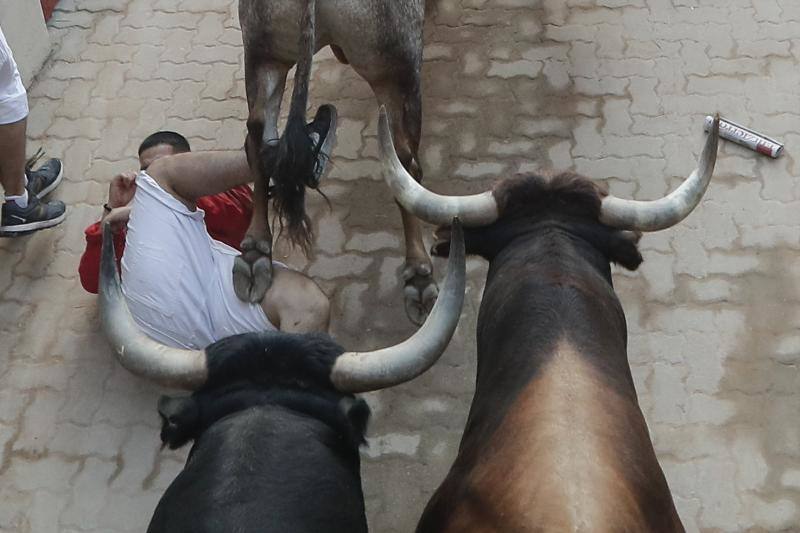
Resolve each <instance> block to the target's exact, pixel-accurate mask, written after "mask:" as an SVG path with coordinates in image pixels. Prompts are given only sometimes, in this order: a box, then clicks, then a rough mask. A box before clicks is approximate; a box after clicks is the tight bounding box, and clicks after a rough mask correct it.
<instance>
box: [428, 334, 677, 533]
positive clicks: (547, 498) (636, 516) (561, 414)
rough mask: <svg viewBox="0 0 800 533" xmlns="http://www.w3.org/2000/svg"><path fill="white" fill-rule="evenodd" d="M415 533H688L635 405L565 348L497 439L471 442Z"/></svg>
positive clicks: (516, 404)
mask: <svg viewBox="0 0 800 533" xmlns="http://www.w3.org/2000/svg"><path fill="white" fill-rule="evenodd" d="M476 401H477V400H476ZM497 415H498V416H503V414H502V413H498V414H497ZM418 531H420V532H426V533H427V532H456V531H462V532H463V531H467V532H501V531H514V532H534V531H536V532H539V531H541V532H551V531H552V532H566V531H581V532H592V533H595V532H599V533H603V532H608V533H612V532H614V533H617V532H643V531H647V532H665V533H666V532H680V531H683V527H682V525H681V523H680V520H679V518H678V515H677V512H676V511H675V508H674V505H673V502H672V496H671V495H670V492H669V488H668V487H667V484H666V481H665V479H664V475H663V472H662V471H661V468H660V466H659V465H658V462H657V460H656V457H655V453H654V451H653V448H652V444H651V442H650V440H649V436H648V434H647V429H646V426H645V423H644V419H643V417H642V415H641V412H640V411H639V409H638V406H637V405H636V404H635V402H634V403H633V404H632V403H631V399H630V397H626V396H625V395H620V394H618V393H617V392H615V391H613V390H609V387H608V385H607V384H606V383H604V382H603V380H602V379H601V378H600V376H599V375H598V373H597V372H596V371H595V370H594V369H593V368H592V367H591V365H590V364H588V363H586V362H585V360H584V359H583V358H581V357H580V356H579V355H578V354H577V353H576V351H575V350H574V349H573V348H572V347H570V346H569V345H563V344H562V345H560V347H559V350H558V353H556V354H554V356H553V357H552V359H551V360H550V361H549V362H548V363H547V364H546V365H545V366H544V367H543V368H542V371H541V373H540V375H539V376H537V378H536V379H534V380H533V381H531V382H530V383H529V384H528V385H527V386H526V388H525V389H524V390H523V391H522V392H521V393H520V394H519V396H518V397H517V398H516V399H515V401H514V403H513V404H512V407H511V408H510V409H509V411H508V412H506V413H505V415H504V417H503V420H502V422H501V423H500V424H499V426H498V427H497V429H496V430H495V431H494V432H493V434H492V435H491V436H488V435H478V434H473V435H469V434H467V435H465V437H464V440H463V442H462V446H461V449H460V452H459V457H458V458H457V460H456V463H455V464H454V466H453V468H452V470H451V472H450V474H449V475H448V477H447V479H446V480H445V482H444V483H443V484H442V486H441V487H440V488H439V489H438V490H437V492H436V494H435V495H434V497H433V499H432V500H431V502H430V503H429V504H428V506H427V508H426V510H425V512H424V514H423V517H422V519H421V520H420V524H419V528H418Z"/></svg>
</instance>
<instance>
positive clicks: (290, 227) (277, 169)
mask: <svg viewBox="0 0 800 533" xmlns="http://www.w3.org/2000/svg"><path fill="white" fill-rule="evenodd" d="M239 18H240V21H241V26H242V38H243V41H244V49H245V58H244V62H245V83H246V90H247V103H248V107H249V110H250V113H249V117H248V120H247V129H248V134H247V142H246V149H247V155H248V160H249V162H250V168H251V171H252V173H253V176H254V177H255V206H254V211H253V218H252V221H251V224H250V228H249V230H248V232H247V236H246V238H245V240H244V241H243V242H242V250H243V253H242V256H241V257H240V258H239V259H238V260H237V262H236V265H235V266H234V273H233V276H234V288H235V290H236V294H237V295H238V296H239V298H240V299H242V300H245V301H251V302H258V301H260V300H261V299H262V298H263V296H264V293H265V292H266V290H267V288H269V285H270V283H271V272H272V266H271V262H270V258H271V254H272V235H271V232H270V228H269V224H268V212H267V201H266V190H267V182H268V180H269V179H270V178H272V181H273V182H274V189H273V198H274V200H273V204H274V207H275V210H276V212H277V214H278V216H279V220H280V221H281V224H283V223H284V222H285V224H286V230H287V234H288V236H289V238H290V240H291V241H292V242H293V243H295V244H299V245H300V246H302V247H303V248H304V249H306V251H307V249H308V246H309V245H310V242H311V228H310V221H309V219H308V217H307V215H306V213H305V187H306V186H310V187H316V186H317V184H318V180H319V177H320V174H321V173H322V168H323V166H324V163H325V161H324V160H325V159H326V158H327V156H328V150H329V146H328V145H329V143H330V141H331V139H332V137H333V130H334V129H335V120H336V111H335V109H334V108H333V107H332V106H322V107H321V108H320V110H319V111H318V112H317V117H316V118H315V120H314V122H312V123H311V124H310V125H309V126H307V125H306V121H305V115H306V105H307V102H308V85H309V78H310V72H311V62H312V56H313V55H314V53H316V52H317V51H318V50H320V49H321V48H323V47H325V46H330V47H331V49H332V50H333V52H334V54H335V55H336V57H337V58H338V59H339V61H341V62H342V63H345V64H350V65H351V66H352V67H353V69H354V70H355V71H356V72H357V73H358V74H359V75H360V76H361V77H362V78H364V79H365V80H366V81H367V82H368V83H369V85H370V87H371V88H372V90H373V92H374V93H375V95H376V96H377V98H378V101H379V102H380V103H381V104H382V105H384V106H386V108H387V109H388V110H389V113H390V115H391V116H392V123H393V125H394V129H393V131H392V133H393V136H394V139H395V150H396V151H397V153H398V154H399V157H400V160H401V161H402V163H403V166H404V167H405V168H406V169H407V170H408V171H409V172H410V173H411V174H412V175H413V176H414V177H415V179H416V180H417V181H419V180H420V179H422V172H421V169H420V166H419V164H418V159H417V151H418V149H419V140H420V129H421V115H422V107H421V96H420V69H421V66H422V26H423V22H424V5H423V0H324V1H320V2H316V1H315V0H240V2H239ZM295 63H297V73H296V76H295V84H294V89H293V93H292V101H291V107H290V110H289V117H288V121H287V124H286V129H285V131H284V132H283V134H282V135H280V136H279V134H278V128H277V126H278V115H279V113H280V105H281V99H282V96H283V90H284V87H285V84H286V76H287V73H288V72H289V69H290V68H291V67H292V66H293V65H294V64H295ZM401 215H402V219H403V229H404V232H405V241H406V266H405V269H404V271H403V279H404V281H405V283H406V290H405V294H406V310H407V312H408V313H409V318H411V320H412V321H414V322H415V323H417V324H420V323H421V322H422V320H423V319H424V316H425V314H427V312H428V311H429V310H430V306H431V305H433V301H434V300H435V299H436V295H437V292H438V291H437V287H436V284H435V283H434V281H433V278H432V275H431V273H432V271H431V269H432V267H431V262H430V258H429V257H428V254H427V253H426V251H425V246H424V244H423V242H422V233H421V229H420V225H419V222H418V221H417V220H416V219H415V218H414V217H412V216H411V215H409V214H408V213H407V212H406V211H405V210H402V209H401Z"/></svg>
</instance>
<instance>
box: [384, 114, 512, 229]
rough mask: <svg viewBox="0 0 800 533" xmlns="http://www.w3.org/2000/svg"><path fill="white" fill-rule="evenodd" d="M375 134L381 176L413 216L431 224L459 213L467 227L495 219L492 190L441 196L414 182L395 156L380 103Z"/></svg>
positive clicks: (441, 221) (444, 222) (439, 222)
mask: <svg viewBox="0 0 800 533" xmlns="http://www.w3.org/2000/svg"><path fill="white" fill-rule="evenodd" d="M378 138H379V142H378V144H379V145H380V151H381V162H382V166H383V179H384V180H386V183H387V184H388V185H389V188H391V189H392V194H394V197H395V199H397V202H398V203H399V204H400V205H402V206H403V207H404V208H405V209H406V210H407V211H409V212H410V213H411V214H413V215H414V216H416V217H418V218H421V219H422V220H424V221H426V222H430V223H432V224H448V223H450V221H451V220H452V219H453V218H454V217H458V219H459V220H461V223H462V224H464V226H466V227H472V226H485V225H487V224H491V223H492V222H494V221H495V220H497V216H498V215H497V202H496V201H495V199H494V196H493V195H492V192H491V191H487V192H484V193H481V194H473V195H470V196H442V195H440V194H436V193H434V192H431V191H429V190H427V189H426V188H425V187H423V186H422V185H420V184H419V183H417V181H416V180H415V179H414V178H413V177H412V176H411V174H409V173H408V171H407V170H406V169H405V168H404V167H403V165H402V164H401V163H400V159H398V158H397V152H396V151H395V149H394V143H393V142H392V133H391V130H390V128H389V117H388V116H387V114H386V108H384V107H383V106H381V110H380V119H379V121H378Z"/></svg>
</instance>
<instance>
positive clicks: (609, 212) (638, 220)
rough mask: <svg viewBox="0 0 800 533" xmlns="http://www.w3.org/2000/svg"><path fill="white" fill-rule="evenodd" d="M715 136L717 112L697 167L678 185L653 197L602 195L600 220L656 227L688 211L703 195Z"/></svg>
mask: <svg viewBox="0 0 800 533" xmlns="http://www.w3.org/2000/svg"><path fill="white" fill-rule="evenodd" d="M718 140H719V115H717V116H716V117H715V118H714V124H713V126H712V128H711V131H710V132H709V134H708V138H706V145H705V147H704V148H703V153H702V154H701V155H700V161H699V163H698V168H696V169H694V171H693V172H692V173H691V174H690V175H689V177H688V178H687V179H686V181H684V182H683V183H681V185H680V187H678V188H677V189H675V190H674V191H672V193H670V194H668V195H667V196H665V197H663V198H660V199H658V200H653V201H649V202H648V201H638V200H622V199H620V198H616V197H614V196H610V195H609V196H606V197H605V198H604V199H603V205H602V209H601V213H600V221H601V222H603V223H604V224H606V225H608V226H611V227H614V228H619V229H627V230H638V231H658V230H661V229H665V228H669V227H671V226H674V225H675V224H677V223H678V222H680V221H681V220H683V219H684V218H686V217H687V216H689V213H691V212H692V211H693V210H694V208H695V207H697V204H699V203H700V200H701V199H702V198H703V194H705V192H706V189H707V188H708V183H709V182H710V181H711V174H712V173H713V172H714V163H716V161H717V144H718Z"/></svg>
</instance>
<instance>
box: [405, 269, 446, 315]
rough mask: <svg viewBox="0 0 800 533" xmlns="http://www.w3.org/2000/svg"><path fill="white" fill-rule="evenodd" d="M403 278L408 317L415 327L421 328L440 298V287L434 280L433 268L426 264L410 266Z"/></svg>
mask: <svg viewBox="0 0 800 533" xmlns="http://www.w3.org/2000/svg"><path fill="white" fill-rule="evenodd" d="M402 277H403V281H404V282H405V287H404V288H403V295H404V296H405V307H406V315H407V316H408V319H409V320H410V321H411V322H412V323H413V324H414V325H416V326H421V325H422V324H424V323H425V319H426V318H427V317H428V314H429V313H430V312H431V309H433V304H435V303H436V297H437V296H439V287H438V286H437V285H436V282H435V281H434V280H433V273H432V272H431V266H430V265H429V264H426V263H421V264H418V265H409V266H407V267H406V268H405V269H404V270H403V274H402Z"/></svg>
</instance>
